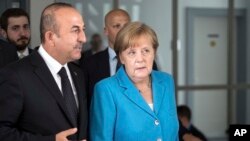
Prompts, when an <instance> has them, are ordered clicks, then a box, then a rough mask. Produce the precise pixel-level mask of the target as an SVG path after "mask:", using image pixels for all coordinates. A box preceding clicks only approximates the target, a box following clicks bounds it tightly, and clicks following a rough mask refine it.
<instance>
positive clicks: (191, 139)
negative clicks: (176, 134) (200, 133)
mask: <svg viewBox="0 0 250 141" xmlns="http://www.w3.org/2000/svg"><path fill="white" fill-rule="evenodd" d="M182 139H183V140H184V141H202V140H201V139H200V138H197V137H195V136H194V135H192V134H185V135H184V136H183V137H182Z"/></svg>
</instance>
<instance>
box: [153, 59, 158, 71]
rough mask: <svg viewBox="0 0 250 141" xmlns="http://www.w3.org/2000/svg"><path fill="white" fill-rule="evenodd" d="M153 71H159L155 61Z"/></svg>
mask: <svg viewBox="0 0 250 141" xmlns="http://www.w3.org/2000/svg"><path fill="white" fill-rule="evenodd" d="M153 70H158V67H157V64H156V62H155V61H154V63H153Z"/></svg>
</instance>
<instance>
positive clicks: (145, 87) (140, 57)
mask: <svg viewBox="0 0 250 141" xmlns="http://www.w3.org/2000/svg"><path fill="white" fill-rule="evenodd" d="M157 47H158V40H157V36H156V34H155V32H154V31H153V30H152V29H151V28H150V27H149V26H147V25H145V24H143V23H140V22H131V23H129V24H128V25H126V26H125V27H124V28H123V29H121V31H120V32H119V33H118V35H117V37H116V41H115V45H114V49H115V51H116V53H117V54H118V55H119V59H120V61H121V63H122V64H123V66H122V67H120V68H119V70H118V72H117V73H116V74H115V75H114V76H112V77H109V78H106V79H104V80H102V81H100V82H99V83H97V84H96V86H95V89H94V95H93V99H92V103H91V107H90V140H91V141H177V140H178V128H179V125H178V119H177V112H176V104H175V95H174V82H173V79H172V77H171V76H170V75H169V74H167V73H164V72H159V71H154V70H152V65H153V61H154V58H155V54H156V50H157Z"/></svg>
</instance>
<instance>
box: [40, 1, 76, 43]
mask: <svg viewBox="0 0 250 141" xmlns="http://www.w3.org/2000/svg"><path fill="white" fill-rule="evenodd" d="M60 8H74V7H73V6H72V5H71V4H68V3H63V2H57V3H52V4H50V5H48V6H47V7H46V8H44V10H43V12H42V15H41V20H40V38H41V42H44V41H45V33H46V32H47V31H49V30H50V31H53V32H54V33H55V34H56V35H57V36H59V26H60V25H58V24H57V22H56V18H55V11H56V10H58V9H60Z"/></svg>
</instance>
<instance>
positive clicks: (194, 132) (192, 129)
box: [189, 125, 207, 141]
mask: <svg viewBox="0 0 250 141" xmlns="http://www.w3.org/2000/svg"><path fill="white" fill-rule="evenodd" d="M189 131H190V132H191V134H192V135H194V136H196V137H198V138H200V139H201V140H202V141H207V138H206V137H205V135H204V134H203V133H202V132H201V131H199V130H198V128H196V127H195V126H194V125H191V126H190V128H189Z"/></svg>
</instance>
